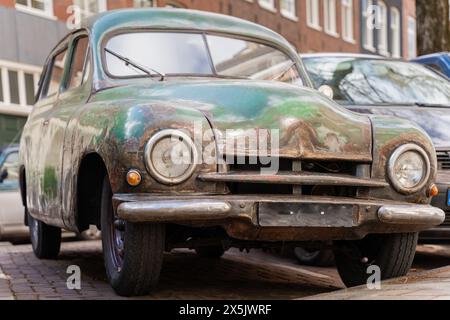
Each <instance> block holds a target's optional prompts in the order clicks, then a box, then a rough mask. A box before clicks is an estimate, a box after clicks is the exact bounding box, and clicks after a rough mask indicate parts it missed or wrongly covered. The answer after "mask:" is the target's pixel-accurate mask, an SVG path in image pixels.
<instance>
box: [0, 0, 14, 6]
mask: <svg viewBox="0 0 450 320" xmlns="http://www.w3.org/2000/svg"><path fill="white" fill-rule="evenodd" d="M15 3H16V1H15V0H0V7H14V5H15Z"/></svg>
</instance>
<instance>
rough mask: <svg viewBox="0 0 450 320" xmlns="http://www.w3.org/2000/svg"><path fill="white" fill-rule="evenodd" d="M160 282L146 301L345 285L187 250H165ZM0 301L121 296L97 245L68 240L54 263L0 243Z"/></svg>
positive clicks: (310, 271) (273, 295) (267, 260)
mask: <svg viewBox="0 0 450 320" xmlns="http://www.w3.org/2000/svg"><path fill="white" fill-rule="evenodd" d="M70 265H78V266H79V267H80V268H81V272H82V279H81V281H82V288H81V290H75V291H74V290H69V289H67V286H66V280H67V277H68V276H69V275H68V274H67V273H66V270H67V267H68V266H70ZM160 282H161V284H160V286H159V288H158V289H157V291H156V292H155V293H154V294H152V295H151V296H148V297H146V298H148V299H294V298H299V297H305V296H310V295H314V294H319V293H324V292H329V291H333V290H338V289H341V288H343V285H342V283H341V282H340V281H339V280H338V277H337V274H336V271H335V270H333V269H320V268H308V267H300V266H298V265H297V264H296V263H295V262H294V261H290V260H289V259H285V258H277V257H274V256H273V255H269V254H265V253H262V252H259V251H254V252H253V253H251V254H246V253H240V252H238V251H234V250H231V251H230V252H229V253H227V254H226V255H225V256H224V258H222V259H220V260H209V259H203V258H199V257H198V256H196V255H195V254H193V253H191V252H189V251H178V252H176V253H173V254H167V255H166V256H165V260H164V267H163V272H162V275H161V281H160ZM0 299H27V300H28V299H108V300H110V299H119V297H117V296H116V295H115V294H114V292H113V291H112V289H111V288H110V287H109V285H108V283H107V281H106V275H105V272H104V268H103V259H102V254H101V243H100V242H98V241H91V242H66V243H64V244H63V245H62V250H61V255H60V257H59V259H58V260H57V261H49V260H46V261H42V260H38V259H36V258H35V257H34V255H33V253H32V249H31V246H30V245H19V246H12V245H0Z"/></svg>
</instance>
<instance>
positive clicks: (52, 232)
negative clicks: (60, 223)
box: [27, 212, 61, 259]
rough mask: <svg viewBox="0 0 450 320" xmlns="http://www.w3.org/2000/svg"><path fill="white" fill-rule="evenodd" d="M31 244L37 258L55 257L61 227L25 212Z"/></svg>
mask: <svg viewBox="0 0 450 320" xmlns="http://www.w3.org/2000/svg"><path fill="white" fill-rule="evenodd" d="M27 219H28V226H29V228H30V238H31V246H32V247H33V252H34V254H35V256H36V257H37V258H39V259H56V258H57V257H58V255H59V250H60V249H61V229H60V228H57V227H52V226H49V225H47V224H45V223H44V222H42V221H39V220H37V219H35V218H33V217H32V216H31V214H30V213H28V212H27Z"/></svg>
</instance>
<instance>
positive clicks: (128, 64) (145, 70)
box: [105, 48, 166, 81]
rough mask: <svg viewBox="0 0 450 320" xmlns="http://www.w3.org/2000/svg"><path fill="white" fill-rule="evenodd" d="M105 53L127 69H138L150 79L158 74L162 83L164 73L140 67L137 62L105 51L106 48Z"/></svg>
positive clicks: (107, 50) (164, 76)
mask: <svg viewBox="0 0 450 320" xmlns="http://www.w3.org/2000/svg"><path fill="white" fill-rule="evenodd" d="M105 51H106V52H108V53H109V54H111V55H113V56H114V57H116V58H117V59H119V60H122V61H123V62H125V65H126V66H127V67H128V66H133V67H135V68H136V69H138V70H139V71H142V72H144V73H145V74H147V75H148V76H150V77H153V73H156V74H158V75H159V76H160V77H161V79H160V81H164V79H165V78H166V75H165V74H164V73H162V72H159V71H157V70H155V69H152V68H149V67H145V66H142V65H140V64H139V63H138V62H136V61H133V60H131V59H129V58H127V57H124V56H122V55H120V54H118V53H116V52H114V51H112V50H109V49H107V48H105ZM152 72H153V73H152Z"/></svg>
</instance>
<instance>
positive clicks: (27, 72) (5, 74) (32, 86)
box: [0, 61, 41, 107]
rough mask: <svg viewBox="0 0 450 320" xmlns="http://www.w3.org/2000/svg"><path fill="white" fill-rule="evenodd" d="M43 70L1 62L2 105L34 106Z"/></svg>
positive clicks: (0, 87)
mask: <svg viewBox="0 0 450 320" xmlns="http://www.w3.org/2000/svg"><path fill="white" fill-rule="evenodd" d="M40 73H41V69H40V68H38V67H28V66H22V65H20V64H17V63H13V62H7V61H3V62H2V61H0V105H8V106H10V105H17V106H23V107H26V106H32V105H33V104H34V96H35V93H36V89H37V83H38V81H39V76H40Z"/></svg>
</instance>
